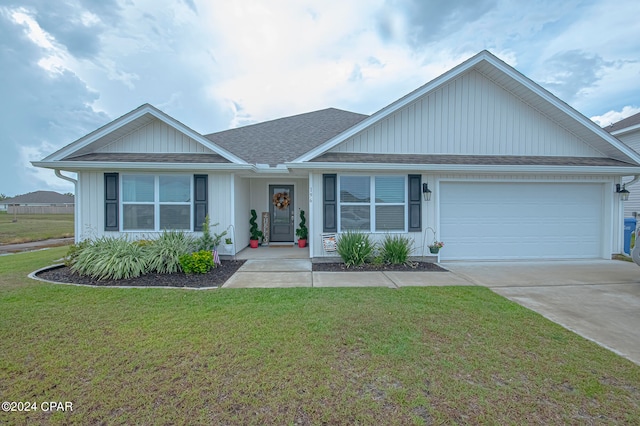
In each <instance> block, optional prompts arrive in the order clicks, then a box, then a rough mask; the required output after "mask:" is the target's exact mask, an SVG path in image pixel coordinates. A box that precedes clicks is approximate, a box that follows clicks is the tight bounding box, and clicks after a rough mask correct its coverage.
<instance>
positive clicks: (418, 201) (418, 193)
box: [407, 175, 422, 232]
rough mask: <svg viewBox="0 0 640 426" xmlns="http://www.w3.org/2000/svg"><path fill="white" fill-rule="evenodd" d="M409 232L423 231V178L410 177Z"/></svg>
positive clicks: (419, 176) (418, 176) (417, 176)
mask: <svg viewBox="0 0 640 426" xmlns="http://www.w3.org/2000/svg"><path fill="white" fill-rule="evenodd" d="M408 191H409V194H408V195H409V197H408V198H409V211H408V212H407V214H408V223H409V232H421V231H422V176H421V175H409V187H408Z"/></svg>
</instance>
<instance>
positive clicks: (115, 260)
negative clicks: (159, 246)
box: [71, 237, 148, 280]
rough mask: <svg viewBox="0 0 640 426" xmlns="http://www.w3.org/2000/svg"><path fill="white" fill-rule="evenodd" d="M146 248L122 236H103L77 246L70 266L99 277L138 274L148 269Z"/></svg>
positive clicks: (122, 277) (133, 275)
mask: <svg viewBox="0 0 640 426" xmlns="http://www.w3.org/2000/svg"><path fill="white" fill-rule="evenodd" d="M145 251H146V249H145V248H144V247H142V246H140V245H138V244H132V243H131V242H130V241H129V240H128V239H127V238H124V237H119V238H113V237H102V238H100V239H98V240H95V241H92V242H90V243H88V244H87V245H86V247H83V248H82V249H80V250H78V252H77V255H76V257H75V262H73V265H72V266H71V269H72V270H73V271H75V272H77V273H78V274H80V275H89V276H91V277H93V278H96V279H98V280H109V279H113V280H119V279H126V278H134V277H139V276H140V275H142V274H144V273H146V272H147V271H148V265H147V256H146V255H145Z"/></svg>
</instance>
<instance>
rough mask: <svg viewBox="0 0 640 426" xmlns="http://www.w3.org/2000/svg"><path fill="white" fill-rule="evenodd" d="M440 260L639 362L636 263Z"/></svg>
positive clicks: (639, 298) (639, 271)
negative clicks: (446, 261)
mask: <svg viewBox="0 0 640 426" xmlns="http://www.w3.org/2000/svg"><path fill="white" fill-rule="evenodd" d="M443 266H444V267H445V268H447V269H449V270H450V271H452V272H454V273H456V274H458V275H460V276H462V277H465V278H467V279H469V281H472V282H473V283H475V284H477V285H482V286H485V287H489V288H490V289H492V290H493V291H494V292H496V293H498V294H500V295H502V296H504V297H506V298H508V299H510V300H512V301H514V302H516V303H519V304H520V305H522V306H525V307H527V308H529V309H531V310H533V311H535V312H538V313H539V314H541V315H543V316H544V317H546V318H548V319H550V320H552V321H554V322H556V323H558V324H560V325H562V326H563V327H565V328H567V329H569V330H572V331H574V332H575V333H577V334H579V335H581V336H583V337H585V338H587V339H589V340H592V341H594V342H596V343H598V344H600V345H601V346H604V347H606V348H608V349H610V350H612V351H614V352H616V353H618V354H619V355H621V356H623V357H625V358H627V359H629V360H631V361H633V362H634V363H636V364H638V365H640V268H639V267H638V266H637V265H635V264H634V263H629V262H622V261H613V260H612V261H607V260H590V261H552V262H473V263H471V262H464V263H462V262H461V263H457V262H451V263H448V264H444V265H443Z"/></svg>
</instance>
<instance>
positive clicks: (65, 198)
mask: <svg viewBox="0 0 640 426" xmlns="http://www.w3.org/2000/svg"><path fill="white" fill-rule="evenodd" d="M0 203H2V204H73V203H74V197H73V195H66V194H60V193H58V192H54V191H35V192H29V193H28V194H23V195H18V196H16V197H13V198H6V199H4V200H2V201H0Z"/></svg>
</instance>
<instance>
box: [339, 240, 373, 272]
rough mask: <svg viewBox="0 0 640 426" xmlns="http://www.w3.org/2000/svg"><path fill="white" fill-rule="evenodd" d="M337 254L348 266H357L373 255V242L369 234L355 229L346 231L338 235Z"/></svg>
mask: <svg viewBox="0 0 640 426" xmlns="http://www.w3.org/2000/svg"><path fill="white" fill-rule="evenodd" d="M336 247H337V251H338V254H339V255H340V257H341V258H342V260H343V261H344V264H345V265H346V266H347V268H348V267H350V266H359V265H362V264H363V263H365V262H367V261H369V260H370V259H371V257H372V255H373V250H374V249H375V244H373V243H372V242H371V240H370V239H369V235H367V234H363V233H362V232H357V231H347V232H345V233H344V234H341V235H340V239H338V243H337V245H336Z"/></svg>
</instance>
